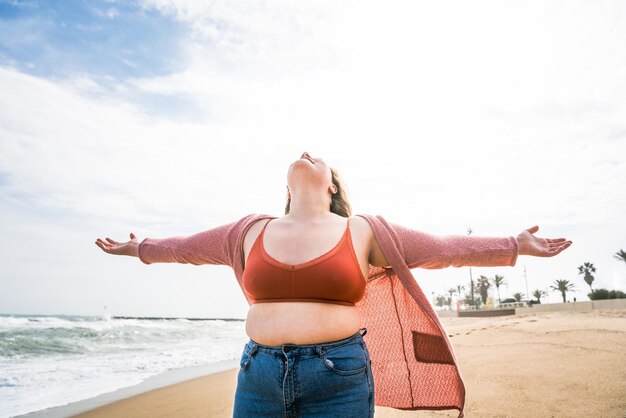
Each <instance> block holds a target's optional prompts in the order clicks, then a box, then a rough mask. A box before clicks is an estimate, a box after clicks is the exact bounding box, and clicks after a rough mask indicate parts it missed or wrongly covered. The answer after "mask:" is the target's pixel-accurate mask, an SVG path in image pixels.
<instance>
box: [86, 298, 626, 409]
mask: <svg viewBox="0 0 626 418" xmlns="http://www.w3.org/2000/svg"><path fill="white" fill-rule="evenodd" d="M441 320H442V323H443V324H444V326H445V328H446V330H447V331H448V334H449V335H451V341H452V343H453V344H454V347H455V351H456V354H457V357H458V359H459V363H460V368H461V372H462V373H463V376H464V378H465V384H466V389H467V397H466V407H465V412H466V416H467V417H468V418H472V417H603V418H610V417H615V418H624V417H626V309H612V310H594V311H586V312H549V313H540V314H523V315H511V316H506V317H494V318H456V317H454V318H441ZM237 372H238V370H237V369H231V370H227V371H222V372H219V373H214V374H211V375H208V376H203V377H199V378H194V379H192V380H188V381H184V382H181V383H177V384H173V385H170V386H166V387H162V388H159V389H154V390H151V391H148V392H146V393H142V394H139V395H135V396H132V397H130V398H127V399H123V400H119V401H116V402H113V403H111V404H108V405H105V406H101V407H98V408H96V409H93V410H91V411H88V412H86V413H82V414H79V415H75V416H76V417H80V418H96V417H98V418H108V417H115V418H121V417H133V418H144V417H145V418H148V417H150V418H155V417H180V418H186V417H224V418H227V417H232V407H233V399H234V392H235V386H236V382H237ZM375 415H376V417H377V418H392V417H456V416H458V411H456V410H446V411H400V410H396V409H393V408H386V407H381V406H376V413H375Z"/></svg>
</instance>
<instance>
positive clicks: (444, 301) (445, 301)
mask: <svg viewBox="0 0 626 418" xmlns="http://www.w3.org/2000/svg"><path fill="white" fill-rule="evenodd" d="M450 302H451V299H450V298H449V297H446V296H444V295H437V302H436V305H437V306H439V307H440V308H442V307H443V306H444V305H450Z"/></svg>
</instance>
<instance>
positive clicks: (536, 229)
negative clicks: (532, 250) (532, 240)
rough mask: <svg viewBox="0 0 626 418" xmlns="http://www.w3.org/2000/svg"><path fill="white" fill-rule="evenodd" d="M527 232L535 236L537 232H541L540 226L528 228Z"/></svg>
mask: <svg viewBox="0 0 626 418" xmlns="http://www.w3.org/2000/svg"><path fill="white" fill-rule="evenodd" d="M526 231H528V232H530V233H531V234H534V233H535V232H537V231H539V225H535V226H531V227H530V228H527V229H526Z"/></svg>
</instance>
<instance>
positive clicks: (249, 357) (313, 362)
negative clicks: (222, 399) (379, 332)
mask: <svg viewBox="0 0 626 418" xmlns="http://www.w3.org/2000/svg"><path fill="white" fill-rule="evenodd" d="M361 330H364V332H363V334H361ZM366 333H367V329H366V328H361V329H359V331H357V332H356V333H355V334H353V335H351V336H350V337H346V338H343V339H341V340H336V341H329V342H324V343H320V344H300V345H297V344H283V345H280V346H267V345H262V344H259V343H257V342H256V341H254V340H252V339H250V340H249V341H248V342H247V343H246V345H245V347H244V349H243V353H242V355H241V360H240V363H239V366H240V367H239V374H238V376H237V390H236V392H235V405H234V411H233V418H249V417H271V418H296V417H297V418H301V417H316V418H328V417H341V418H368V417H369V418H372V417H373V416H374V377H373V376H372V366H371V364H372V362H371V360H370V355H369V351H368V350H367V347H366V345H365V341H364V340H363V335H365V334H366Z"/></svg>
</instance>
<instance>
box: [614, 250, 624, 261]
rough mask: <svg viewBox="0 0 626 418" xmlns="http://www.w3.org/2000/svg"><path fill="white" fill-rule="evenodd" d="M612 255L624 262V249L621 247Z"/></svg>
mask: <svg viewBox="0 0 626 418" xmlns="http://www.w3.org/2000/svg"><path fill="white" fill-rule="evenodd" d="M613 256H614V257H615V258H617V259H618V260H620V261H623V262H624V263H626V251H624V250H622V249H621V248H620V250H619V251H618V252H616V253H615V254H613Z"/></svg>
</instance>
